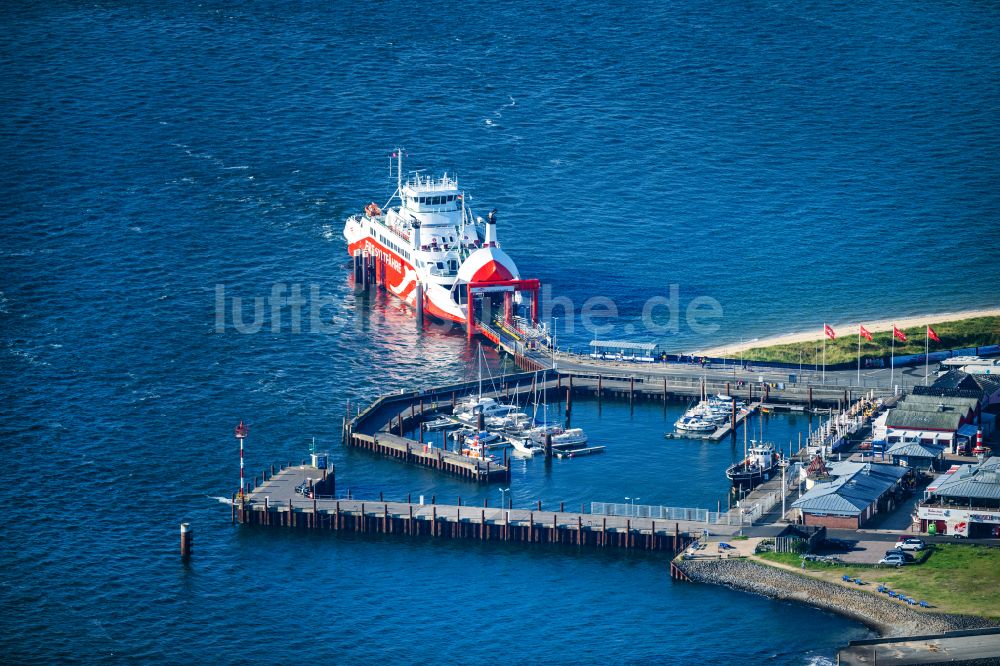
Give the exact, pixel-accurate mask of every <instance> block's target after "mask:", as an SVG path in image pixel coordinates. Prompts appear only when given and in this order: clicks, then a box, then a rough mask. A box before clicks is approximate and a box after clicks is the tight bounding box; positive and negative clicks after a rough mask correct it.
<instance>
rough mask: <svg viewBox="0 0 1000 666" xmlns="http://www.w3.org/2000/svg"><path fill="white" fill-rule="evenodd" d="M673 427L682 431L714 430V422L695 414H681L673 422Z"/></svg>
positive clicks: (702, 431) (703, 431)
mask: <svg viewBox="0 0 1000 666" xmlns="http://www.w3.org/2000/svg"><path fill="white" fill-rule="evenodd" d="M674 427H675V428H677V429H678V430H680V431H682V432H701V433H705V432H715V429H716V427H717V426H716V424H715V423H714V422H713V421H709V420H708V419H704V418H699V417H697V416H682V417H681V418H679V419H677V421H676V422H674Z"/></svg>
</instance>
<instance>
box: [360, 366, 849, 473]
mask: <svg viewBox="0 0 1000 666" xmlns="http://www.w3.org/2000/svg"><path fill="white" fill-rule="evenodd" d="M483 388H485V390H483ZM480 391H481V392H482V395H483V396H484V397H493V398H496V399H498V400H504V401H509V400H514V401H517V402H519V403H522V404H526V403H528V402H529V401H530V400H532V399H533V398H534V397H535V396H536V394H538V393H544V394H545V396H546V399H547V400H548V401H549V403H550V404H552V402H558V403H560V404H561V405H562V406H563V408H564V409H565V415H566V419H567V422H569V419H570V416H571V413H572V406H573V398H574V397H577V396H581V395H583V396H590V397H596V398H597V400H598V401H600V400H603V399H605V398H607V399H613V400H627V401H628V402H629V403H630V404H631V403H633V402H634V401H636V400H653V401H662V402H663V404H664V405H665V404H666V403H667V401H670V400H678V401H684V402H688V401H690V400H691V399H692V398H696V397H699V396H708V395H712V394H715V393H721V394H726V395H732V396H735V397H737V398H741V399H742V398H746V399H747V401H748V402H750V403H751V404H753V402H754V401H763V400H767V401H768V402H769V404H771V405H781V404H782V403H784V404H798V405H803V406H804V407H813V406H819V405H829V406H836V407H838V408H841V407H846V406H847V405H849V404H850V403H851V401H852V400H854V399H856V397H858V396H859V395H861V394H862V393H864V392H863V391H861V390H858V391H854V390H852V389H851V388H844V387H839V386H836V387H835V386H819V387H814V386H785V387H777V386H776V387H774V388H772V386H771V385H769V384H763V385H760V386H758V385H755V384H744V385H743V386H738V385H737V384H736V383H734V382H732V381H725V380H724V379H708V378H706V377H693V376H682V375H650V374H637V373H633V374H627V375H624V374H620V373H608V374H604V373H597V374H595V373H590V372H581V371H575V370H574V371H569V372H567V371H562V370H559V371H556V370H551V369H549V370H544V371H540V372H525V373H519V374H514V375H509V376H506V377H502V378H500V379H499V380H496V381H491V382H490V384H489V386H488V387H481V384H480V383H479V382H478V381H476V382H461V383H456V384H450V385H447V386H441V387H437V388H433V389H427V390H422V391H401V392H400V393H391V394H386V395H383V396H381V397H379V398H377V399H376V400H375V401H373V402H372V403H371V404H370V405H369V406H368V407H366V408H365V409H364V410H362V411H361V412H359V413H358V414H357V415H356V416H354V417H353V418H348V417H345V419H344V423H343V435H342V439H343V442H344V444H345V445H347V446H350V447H355V448H360V449H363V450H368V451H371V452H373V453H376V454H380V455H385V456H389V457H392V458H396V459H398V460H400V461H402V462H404V463H407V464H412V465H418V466H423V467H427V468H430V469H434V470H437V471H440V472H442V473H446V474H450V475H454V476H459V477H462V478H466V479H469V480H472V481H476V482H479V483H490V482H494V481H496V482H499V483H504V482H507V481H509V479H510V469H509V465H508V464H507V459H506V449H505V450H504V460H503V461H502V463H501V462H499V461H498V462H496V463H485V462H482V461H479V462H477V461H475V460H473V459H470V458H467V457H465V456H461V455H458V454H455V453H453V452H450V451H448V450H447V449H448V440H447V437H446V435H445V434H444V433H434V432H428V431H426V430H425V429H424V428H423V424H424V423H425V422H426V421H428V420H429V419H430V418H431V417H433V416H436V415H438V414H441V413H449V412H452V411H453V410H454V408H455V405H456V404H457V401H458V400H459V399H460V398H462V397H463V396H466V395H469V394H474V393H477V392H480ZM733 416H734V418H733V422H732V423H731V424H730V425H729V431H728V433H727V434H729V435H734V434H735V431H736V428H737V427H738V426H739V424H740V422H741V420H742V414H741V415H737V414H735V412H734V415H733ZM410 433H413V434H414V436H415V438H408V437H407V435H408V434H410Z"/></svg>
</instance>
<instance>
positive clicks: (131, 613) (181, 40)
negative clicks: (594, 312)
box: [0, 1, 1000, 664]
mask: <svg viewBox="0 0 1000 666" xmlns="http://www.w3.org/2000/svg"><path fill="white" fill-rule="evenodd" d="M0 16H2V19H3V25H4V32H3V37H2V38H0V77H2V80H3V82H4V83H3V85H2V86H0V100H2V111H3V113H2V114H0V133H2V146H3V154H4V170H3V177H2V180H0V204H2V208H0V210H2V213H0V214H2V220H3V224H2V242H0V269H2V270H0V334H2V340H0V343H2V344H0V396H2V401H0V447H2V448H0V451H2V452H3V455H4V459H5V474H4V477H3V478H4V483H3V484H2V489H0V501H2V503H3V506H4V525H5V527H4V533H3V547H2V548H0V652H2V654H3V659H4V661H6V662H29V661H30V662H54V661H61V660H67V659H76V660H80V661H86V662H93V661H156V662H182V661H183V662H188V663H203V662H207V661H210V660H211V661H213V662H216V663H227V664H229V663H233V664H235V663H248V662H250V661H254V662H259V663H292V662H296V661H299V660H301V659H303V658H310V657H321V658H324V659H325V660H326V661H331V662H333V663H386V662H423V663H481V662H487V661H497V660H498V659H499V660H503V661H510V662H518V663H527V662H530V663H534V662H551V663H561V662H585V663H595V662H601V663H643V662H656V663H660V662H667V663H671V662H678V663H680V662H693V661H696V660H697V661H701V662H707V663H713V662H717V661H721V660H727V661H738V662H742V663H763V662H766V661H769V660H772V659H775V660H776V661H777V662H778V663H790V664H801V663H806V662H810V661H822V660H825V659H829V658H830V657H831V655H832V654H833V652H834V650H835V647H836V646H837V645H839V644H843V643H844V642H845V641H847V640H849V639H851V638H855V637H858V636H862V635H866V634H867V630H866V629H864V628H863V627H861V626H860V625H857V624H855V623H852V622H848V621H846V620H843V619H840V618H837V617H834V616H831V615H828V614H824V613H821V612H818V611H815V610H812V609H808V608H804V607H799V606H792V605H788V604H783V603H778V602H773V601H769V600H765V599H762V598H756V597H752V596H749V595H743V594H737V593H734V592H729V591H727V590H724V589H717V588H713V587H708V586H698V585H672V584H671V583H670V581H669V578H668V576H667V571H666V562H665V561H664V559H663V558H662V557H659V556H657V557H653V556H649V555H643V554H629V555H623V554H621V553H592V552H578V551H576V550H575V549H572V548H562V549H560V548H534V549H525V548H522V547H517V546H503V545H495V544H489V545H482V544H479V543H432V542H429V541H421V540H417V541H409V540H400V539H394V538H384V539H382V538H371V537H365V538H357V537H352V536H332V535H316V534H306V533H286V532H273V531H272V532H267V531H258V530H253V529H239V528H232V527H231V526H230V525H229V514H228V510H227V508H226V507H224V506H223V505H221V504H219V503H218V502H217V500H216V499H215V498H216V497H218V496H228V495H229V493H230V492H232V491H233V490H234V489H235V486H236V482H237V469H238V468H237V464H236V463H237V457H236V456H237V450H236V447H235V446H234V440H233V438H232V436H231V435H232V428H233V426H234V425H235V423H236V422H237V421H238V420H240V419H245V420H247V421H248V422H249V423H250V424H251V433H250V438H249V439H248V440H247V462H248V468H249V469H250V470H251V471H256V472H258V473H259V471H260V470H261V469H262V468H264V467H265V466H267V465H270V464H271V463H274V462H281V461H286V460H298V459H300V458H301V457H303V455H304V454H305V452H306V450H307V447H308V444H309V442H310V440H311V438H312V437H315V438H316V440H317V442H318V443H319V444H320V445H321V446H323V447H326V448H330V449H331V451H332V453H333V457H334V462H335V463H336V464H337V469H338V476H339V478H340V479H341V487H342V488H346V487H350V488H352V489H354V490H355V491H356V492H357V493H358V494H363V495H366V494H371V495H375V494H377V493H378V492H380V491H381V492H385V493H386V494H387V495H389V496H395V497H402V496H404V495H405V494H406V493H407V492H413V493H415V494H419V493H426V494H436V495H437V496H438V497H439V498H442V499H441V500H439V501H445V500H451V499H453V498H454V497H457V496H459V495H461V496H463V498H468V500H469V501H481V500H482V499H483V498H489V499H490V500H491V501H494V502H495V501H498V500H499V493H498V492H497V488H496V487H495V486H494V487H477V486H474V485H470V484H466V483H463V482H459V481H457V480H452V479H446V478H442V477H439V476H436V475H433V474H431V473H429V472H426V471H421V470H415V469H409V468H406V467H404V466H401V465H399V464H396V463H393V462H390V461H384V460H379V459H375V458H373V457H371V456H368V455H365V454H362V453H357V452H347V451H345V450H343V449H342V448H341V447H340V445H339V430H340V424H341V418H342V417H343V415H344V414H345V413H346V410H347V408H348V400H350V401H351V402H352V404H353V405H356V404H358V402H359V401H362V400H365V399H369V398H371V397H372V396H374V395H376V394H378V393H380V392H383V391H387V390H397V389H399V388H414V387H426V386H432V385H434V384H438V383H443V382H446V381H452V380H455V379H460V378H468V377H470V376H471V374H470V373H472V372H473V371H472V370H471V368H472V367H474V365H475V363H474V360H475V358H476V350H475V348H472V347H469V346H467V344H466V341H465V339H464V337H462V336H460V335H453V334H448V333H443V332H437V331H432V332H428V333H425V334H422V335H421V334H418V333H417V332H416V331H415V330H414V326H413V324H412V320H411V319H410V316H409V314H408V313H407V312H405V310H404V309H403V308H401V307H400V306H399V304H398V303H396V302H393V301H387V300H386V299H384V298H383V297H376V298H374V299H366V298H362V297H359V296H356V295H355V292H354V290H353V288H352V285H351V282H350V279H349V269H348V262H347V258H346V253H345V248H344V243H343V240H342V238H341V237H340V230H341V228H342V223H343V219H344V217H345V216H347V215H349V214H351V213H354V212H356V211H358V210H360V209H361V207H363V205H364V204H365V203H366V202H367V201H369V200H372V199H375V200H377V201H379V202H380V203H381V202H382V201H384V199H385V198H386V197H387V195H388V194H390V193H391V186H390V184H389V180H388V175H389V174H388V159H387V155H388V152H389V150H390V149H391V148H392V147H393V146H396V145H403V146H405V147H406V148H407V149H408V151H409V154H410V157H409V162H408V164H407V166H411V167H413V168H428V169H431V170H434V171H440V170H444V169H447V170H449V171H450V172H457V173H459V174H460V176H461V178H462V181H463V185H464V186H465V187H467V188H468V189H469V201H470V202H471V204H472V205H473V206H475V207H476V209H477V210H478V211H479V212H485V211H486V210H489V209H490V208H492V207H494V206H495V207H497V208H498V209H499V210H500V225H499V235H500V238H501V240H502V241H503V242H504V245H505V248H506V249H507V250H508V251H509V252H510V254H511V255H512V256H513V257H514V258H515V259H516V261H517V262H518V265H519V267H520V269H521V272H522V273H524V274H525V275H528V276H536V277H539V278H541V279H542V280H543V283H544V284H545V285H546V288H547V289H548V290H549V293H550V294H551V295H552V296H560V297H565V298H566V299H567V302H564V303H563V306H564V307H560V308H556V309H555V310H553V311H551V312H546V317H547V318H548V317H560V322H559V330H560V335H561V336H564V337H563V339H564V340H565V341H566V343H567V344H576V345H580V344H582V343H584V342H586V341H587V340H588V339H590V337H591V332H590V331H587V330H585V329H584V328H583V327H582V325H581V320H580V319H579V314H580V311H581V309H582V308H583V307H584V305H585V303H586V301H587V299H589V298H591V297H594V296H603V297H606V298H608V299H610V300H611V301H613V303H614V305H615V307H616V308H617V309H618V312H619V314H620V316H619V317H618V318H615V319H610V320H603V321H602V323H609V324H610V325H611V328H610V329H607V330H602V331H600V335H601V336H602V337H605V338H608V337H625V336H629V337H633V338H639V339H655V340H658V341H661V342H663V343H664V344H665V345H666V346H667V347H668V348H670V349H672V350H674V351H683V350H685V349H687V348H690V347H693V346H697V345H706V344H718V343H722V342H726V341H731V340H736V339H738V338H739V337H741V336H742V337H749V336H755V335H760V334H765V333H775V332H785V331H787V330H790V329H803V328H809V327H812V326H816V325H818V324H817V322H822V321H824V320H833V319H835V318H837V317H840V318H843V319H850V318H852V317H855V318H859V319H860V318H875V317H883V316H888V315H890V314H892V315H902V314H913V313H920V312H927V311H943V310H956V309H962V308H971V307H978V306H984V305H995V303H996V298H997V287H996V285H997V284H1000V262H998V261H997V259H998V254H1000V252H998V249H997V248H998V246H997V242H996V237H995V233H996V228H997V226H998V217H1000V215H998V212H1000V201H998V197H1000V187H998V185H1000V179H998V175H1000V163H998V161H997V160H996V156H997V155H998V154H1000V137H998V133H997V129H996V128H997V127H998V126H1000V71H998V70H1000V57H998V55H1000V53H998V51H1000V29H998V25H1000V24H998V10H997V7H996V6H994V5H991V4H989V3H978V2H947V3H944V2H934V3H913V2H889V3H880V4H879V5H878V6H867V5H863V4H862V5H858V4H856V3H802V2H769V3H756V2H752V3H749V4H748V3H711V2H704V3H703V2H693V3H662V2H654V3H638V4H636V3H624V4H619V3H607V4H605V3H599V2H575V3H553V2H549V1H546V2H507V3H493V4H492V5H489V6H485V5H479V4H476V5H469V4H452V3H440V2H425V3H412V2H411V3H404V2H382V3H346V2H326V3H320V2H316V3H313V2H301V3H293V4H288V3H245V2H226V3H213V2H209V3H201V4H193V3H172V2H166V3H164V2H159V3H129V4H128V5H127V6H122V5H121V3H103V2H89V3H74V2H44V3H43V2H22V3H5V4H4V5H3V7H2V8H0ZM276 285H277V286H276ZM293 285H295V286H296V288H298V289H300V291H301V293H302V295H303V300H304V301H306V305H305V307H304V308H303V310H302V318H301V320H300V321H299V322H298V323H296V322H295V321H293V319H292V312H291V309H290V308H288V307H282V306H281V304H280V303H278V304H277V305H276V306H275V308H274V310H273V311H272V309H271V305H272V304H273V302H272V301H267V303H265V301H264V300H263V299H265V297H269V295H270V294H271V293H272V290H274V291H275V293H282V292H284V293H286V294H287V293H288V292H289V290H290V289H291V288H292V286H293ZM671 285H677V292H676V293H677V297H676V301H674V303H676V304H677V305H679V307H680V308H681V309H682V310H683V309H685V308H687V307H688V306H689V305H690V304H691V303H692V302H695V303H696V304H697V303H699V302H700V303H702V305H704V304H705V303H709V305H710V304H711V302H709V301H707V300H706V299H714V302H717V303H718V305H719V308H720V309H721V312H722V317H721V318H720V319H718V320H716V321H715V323H717V324H719V325H720V328H719V330H718V331H716V332H715V333H713V334H709V333H708V332H706V331H705V330H701V329H698V330H696V329H695V327H692V326H691V325H690V322H689V320H688V318H687V317H686V316H685V313H684V312H681V316H680V317H679V318H678V319H679V321H678V323H677V326H676V327H671V326H669V324H670V321H669V316H668V312H667V308H666V307H665V306H662V304H661V306H660V307H659V309H656V308H654V310H655V313H654V314H655V316H654V317H653V319H652V320H651V321H647V320H643V319H642V317H641V314H642V310H643V307H644V305H646V304H647V303H648V301H647V299H649V298H650V297H652V296H661V297H663V298H668V299H669V297H670V295H671V291H670V288H671ZM313 290H315V293H314V292H313ZM699 297H704V298H703V299H702V300H701V301H695V299H698V298H699ZM237 298H238V299H242V300H241V302H240V303H239V304H237V302H236V301H235V300H234V299H237ZM255 298H260V299H262V300H261V301H260V302H261V306H262V318H261V323H262V324H263V326H262V330H261V331H260V332H258V333H256V334H242V333H240V332H238V331H237V330H236V321H235V320H234V312H238V313H239V314H240V315H242V318H243V320H244V323H247V322H252V321H253V320H254V305H253V303H254V299H255ZM550 302H551V299H550ZM669 302H670V301H669V300H668V303H669ZM220 303H221V307H220V305H219V304H220ZM566 305H568V306H569V307H570V308H572V314H573V315H574V316H573V317H570V316H568V315H567V308H566V307H565V306H566ZM606 305H607V304H606V303H605V306H606ZM673 309H674V311H677V308H676V307H674V308H673ZM649 324H655V325H657V326H667V328H669V329H670V330H660V329H657V330H656V331H652V330H650V326H649ZM244 328H246V327H244ZM251 328H252V326H251ZM321 328H322V329H323V331H325V332H321V331H320V329H321ZM220 331H221V332H220ZM296 331H299V332H296ZM493 365H494V366H495V359H493ZM680 409H681V406H679V405H676V404H672V405H668V407H667V409H666V410H664V408H663V406H662V405H637V406H636V408H635V410H634V411H631V410H629V408H628V406H627V405H622V404H614V403H611V402H605V403H604V404H603V405H602V406H601V407H600V409H598V406H597V404H596V403H589V402H585V401H581V402H579V403H577V405H576V406H575V411H574V425H581V426H583V427H585V428H587V429H588V432H590V433H591V436H592V438H593V440H594V441H595V443H598V442H599V443H603V444H606V445H607V447H608V449H607V451H606V453H604V454H603V455H601V456H595V457H592V458H585V459H578V460H568V461H557V462H555V464H553V465H552V466H551V467H550V468H546V467H545V465H544V463H542V462H541V461H529V462H520V463H517V464H516V465H515V469H514V473H513V479H512V482H511V493H512V496H513V499H514V502H515V504H519V505H522V506H524V505H527V504H529V503H532V502H535V501H537V500H541V501H542V502H543V503H545V504H546V505H549V506H552V505H553V504H554V503H557V502H559V501H565V502H567V503H568V505H569V506H575V505H577V504H579V503H581V502H583V503H589V502H590V501H624V497H626V496H629V497H636V496H638V497H640V498H641V503H647V502H648V503H662V504H668V505H674V506H701V507H712V508H714V506H715V505H716V502H718V501H720V500H721V499H722V498H724V496H725V492H726V485H725V482H724V481H725V479H724V477H723V476H722V471H723V469H724V468H725V466H726V465H727V464H728V463H729V461H730V460H732V458H733V457H734V456H735V455H737V451H736V450H734V448H733V447H732V446H731V445H730V444H729V443H721V444H707V443H701V442H696V441H683V440H680V441H677V440H664V439H663V432H664V431H665V430H666V429H668V427H669V425H670V423H672V421H673V420H674V419H675V418H676V416H677V414H678V413H679V411H680ZM764 427H765V430H766V433H765V434H766V435H767V436H768V437H770V438H772V439H775V440H776V441H777V442H778V443H780V444H785V443H786V442H787V441H788V440H793V439H795V438H797V437H798V433H799V432H802V431H804V430H806V429H807V428H808V422H807V420H806V419H805V418H804V417H798V418H797V419H793V418H790V417H774V418H772V419H771V420H769V421H766V422H765V424H764ZM182 521H189V522H191V523H192V524H193V526H194V529H195V530H196V554H195V557H194V559H193V561H192V562H191V564H190V565H189V566H185V565H183V564H182V563H181V562H180V561H179V557H178V554H177V545H178V538H177V525H178V523H180V522H182Z"/></svg>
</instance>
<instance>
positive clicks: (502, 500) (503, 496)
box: [499, 488, 510, 508]
mask: <svg viewBox="0 0 1000 666" xmlns="http://www.w3.org/2000/svg"><path fill="white" fill-rule="evenodd" d="M499 490H500V507H501V508H506V507H507V493H509V492H510V488H500V489H499Z"/></svg>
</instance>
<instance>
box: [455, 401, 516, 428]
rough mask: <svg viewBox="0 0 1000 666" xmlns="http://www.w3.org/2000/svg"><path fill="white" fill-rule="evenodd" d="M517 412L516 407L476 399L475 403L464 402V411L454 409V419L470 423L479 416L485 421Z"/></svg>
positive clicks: (457, 408)
mask: <svg viewBox="0 0 1000 666" xmlns="http://www.w3.org/2000/svg"><path fill="white" fill-rule="evenodd" d="M517 411H518V407H517V405H505V404H503V403H502V402H497V401H496V400H494V399H493V398H477V399H476V400H475V402H471V403H470V402H466V403H465V408H464V409H461V408H460V407H456V408H455V418H458V419H461V420H462V421H468V422H470V423H471V422H474V421H478V419H479V415H480V414H482V415H483V418H484V419H486V418H490V417H506V416H509V415H511V414H513V413H515V412H517Z"/></svg>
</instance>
